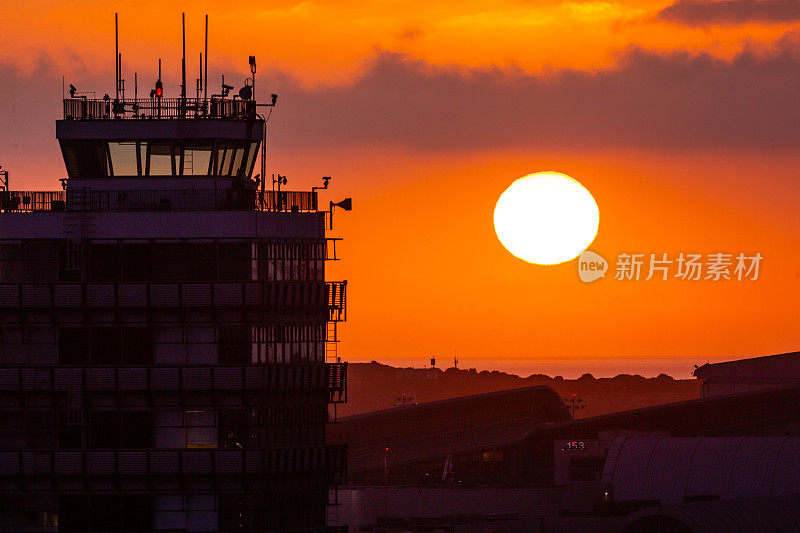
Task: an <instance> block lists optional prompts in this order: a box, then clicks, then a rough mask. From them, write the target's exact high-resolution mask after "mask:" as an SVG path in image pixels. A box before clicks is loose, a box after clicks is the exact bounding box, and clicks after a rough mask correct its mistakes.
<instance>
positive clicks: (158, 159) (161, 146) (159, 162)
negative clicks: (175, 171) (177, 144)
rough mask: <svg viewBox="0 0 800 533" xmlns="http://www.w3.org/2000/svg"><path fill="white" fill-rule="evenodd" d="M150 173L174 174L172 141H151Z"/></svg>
mask: <svg viewBox="0 0 800 533" xmlns="http://www.w3.org/2000/svg"><path fill="white" fill-rule="evenodd" d="M150 175H151V176H171V175H172V146H171V145H170V143H164V142H154V143H150Z"/></svg>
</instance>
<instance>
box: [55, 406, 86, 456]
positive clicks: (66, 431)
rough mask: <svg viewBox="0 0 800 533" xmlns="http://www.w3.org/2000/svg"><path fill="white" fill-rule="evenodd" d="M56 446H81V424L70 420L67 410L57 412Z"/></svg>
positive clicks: (78, 447)
mask: <svg viewBox="0 0 800 533" xmlns="http://www.w3.org/2000/svg"><path fill="white" fill-rule="evenodd" d="M58 447H59V448H63V449H68V450H77V449H81V448H83V426H82V425H81V424H77V423H74V421H73V420H70V416H69V413H68V412H67V411H59V413H58Z"/></svg>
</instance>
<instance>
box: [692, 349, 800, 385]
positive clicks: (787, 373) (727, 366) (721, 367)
mask: <svg viewBox="0 0 800 533" xmlns="http://www.w3.org/2000/svg"><path fill="white" fill-rule="evenodd" d="M693 374H694V376H695V377H696V378H699V379H708V378H720V377H734V378H782V379H798V378H800V352H789V353H781V354H776V355H765V356H762V357H749V358H747V359H738V360H736V361H725V362H723V363H706V364H704V365H702V366H700V367H698V368H696V369H695V371H694V372H693Z"/></svg>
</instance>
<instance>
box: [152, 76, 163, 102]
mask: <svg viewBox="0 0 800 533" xmlns="http://www.w3.org/2000/svg"><path fill="white" fill-rule="evenodd" d="M154 96H155V97H156V98H161V97H162V96H164V85H162V83H161V79H158V80H156V88H155V89H153V90H152V91H150V98H153V97H154Z"/></svg>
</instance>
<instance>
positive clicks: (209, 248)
mask: <svg viewBox="0 0 800 533" xmlns="http://www.w3.org/2000/svg"><path fill="white" fill-rule="evenodd" d="M186 251H187V256H188V257H187V258H188V261H187V265H186V277H187V278H189V279H190V280H194V281H213V280H215V279H216V277H217V269H216V266H217V254H216V249H215V246H214V243H213V242H212V243H198V242H193V243H189V244H187V245H186Z"/></svg>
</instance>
